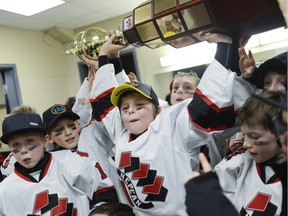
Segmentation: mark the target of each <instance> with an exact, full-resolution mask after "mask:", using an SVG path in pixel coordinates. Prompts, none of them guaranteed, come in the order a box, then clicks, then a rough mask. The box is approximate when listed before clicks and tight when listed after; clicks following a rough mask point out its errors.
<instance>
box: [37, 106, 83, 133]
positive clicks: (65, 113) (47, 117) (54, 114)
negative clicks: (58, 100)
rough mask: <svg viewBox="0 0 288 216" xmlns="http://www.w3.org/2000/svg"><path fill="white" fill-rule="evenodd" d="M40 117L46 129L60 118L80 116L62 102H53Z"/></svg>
mask: <svg viewBox="0 0 288 216" xmlns="http://www.w3.org/2000/svg"><path fill="white" fill-rule="evenodd" d="M42 117H43V123H44V127H45V129H46V130H47V129H48V128H50V127H52V126H53V125H54V124H55V123H56V121H58V120H60V119H63V118H69V119H73V120H77V119H79V118H80V117H79V116H78V115H77V114H76V113H74V112H73V111H72V110H71V108H70V107H69V106H65V105H62V104H54V105H53V106H51V107H50V108H49V109H47V110H46V111H45V112H44V113H43V114H42Z"/></svg>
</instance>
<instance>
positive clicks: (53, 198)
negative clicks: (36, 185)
mask: <svg viewBox="0 0 288 216" xmlns="http://www.w3.org/2000/svg"><path fill="white" fill-rule="evenodd" d="M48 211H50V212H51V214H50V215H51V216H60V215H65V216H77V209H76V208H74V207H73V203H68V198H59V197H58V195H57V194H49V190H45V191H42V192H40V193H38V194H37V195H36V197H35V200H34V207H33V214H28V215H27V216H37V215H43V214H45V213H46V212H48Z"/></svg>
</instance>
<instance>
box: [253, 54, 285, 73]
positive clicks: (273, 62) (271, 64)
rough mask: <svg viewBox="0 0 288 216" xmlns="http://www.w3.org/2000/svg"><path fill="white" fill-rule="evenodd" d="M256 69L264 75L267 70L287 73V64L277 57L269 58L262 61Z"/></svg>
mask: <svg viewBox="0 0 288 216" xmlns="http://www.w3.org/2000/svg"><path fill="white" fill-rule="evenodd" d="M258 70H259V71H260V72H261V73H262V74H263V75H264V74H266V73H267V72H269V71H276V72H277V73H280V74H282V73H283V74H284V73H287V65H286V66H285V63H284V62H283V61H281V60H280V59H278V58H271V59H268V60H267V61H265V62H264V63H262V64H261V65H260V66H259V68H258Z"/></svg>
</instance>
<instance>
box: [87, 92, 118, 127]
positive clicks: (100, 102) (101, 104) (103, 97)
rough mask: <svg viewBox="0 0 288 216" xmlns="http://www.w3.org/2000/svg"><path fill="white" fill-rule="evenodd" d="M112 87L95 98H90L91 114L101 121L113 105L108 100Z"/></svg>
mask: <svg viewBox="0 0 288 216" xmlns="http://www.w3.org/2000/svg"><path fill="white" fill-rule="evenodd" d="M113 90H114V87H113V88H111V89H109V90H107V91H105V92H104V93H102V94H100V95H99V96H98V97H96V98H95V99H90V102H91V105H92V109H93V112H92V115H93V118H94V119H96V120H97V121H101V120H102V119H103V118H105V116H106V115H107V114H108V113H109V111H110V110H112V109H113V108H115V106H114V105H113V104H112V103H111V101H110V96H111V93H112V91H113Z"/></svg>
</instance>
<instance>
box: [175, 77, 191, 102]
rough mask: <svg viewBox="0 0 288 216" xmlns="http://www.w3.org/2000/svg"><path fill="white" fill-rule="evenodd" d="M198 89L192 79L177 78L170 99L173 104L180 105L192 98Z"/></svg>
mask: <svg viewBox="0 0 288 216" xmlns="http://www.w3.org/2000/svg"><path fill="white" fill-rule="evenodd" d="M195 89H196V82H195V80H193V78H192V77H189V76H184V77H177V78H175V80H174V81H173V87H172V92H171V97H170V102H171V104H172V105H173V104H177V103H180V102H181V101H183V100H186V99H188V98H192V97H193V95H194V92H195Z"/></svg>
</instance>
